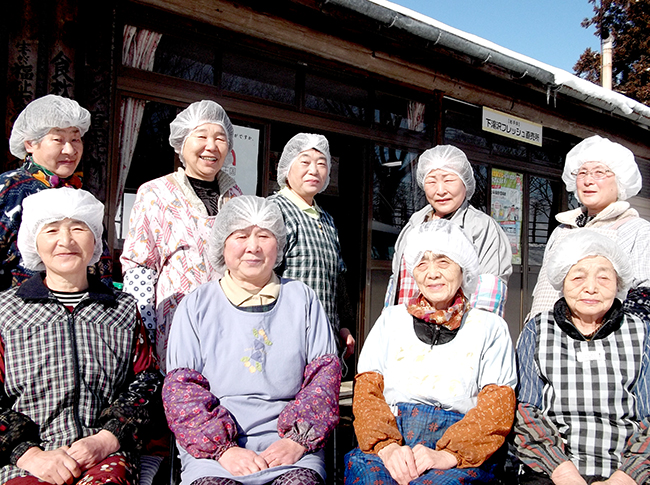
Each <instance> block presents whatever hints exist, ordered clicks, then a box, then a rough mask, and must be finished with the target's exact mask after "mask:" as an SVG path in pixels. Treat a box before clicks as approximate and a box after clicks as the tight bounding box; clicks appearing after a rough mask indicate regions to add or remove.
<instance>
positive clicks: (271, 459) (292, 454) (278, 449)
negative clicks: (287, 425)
mask: <svg viewBox="0 0 650 485" xmlns="http://www.w3.org/2000/svg"><path fill="white" fill-rule="evenodd" d="M306 451H307V448H305V447H304V446H302V445H301V444H300V443H297V442H295V441H293V440H292V439H289V438H282V439H281V440H278V441H276V442H275V443H273V444H272V445H271V446H269V447H268V448H267V449H266V450H264V451H263V452H262V453H260V456H261V457H262V458H264V459H265V460H266V462H267V463H268V464H269V467H274V466H280V465H293V464H294V463H295V462H297V461H298V460H300V458H302V455H304V454H305V452H306Z"/></svg>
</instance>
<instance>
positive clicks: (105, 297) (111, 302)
mask: <svg viewBox="0 0 650 485" xmlns="http://www.w3.org/2000/svg"><path fill="white" fill-rule="evenodd" d="M44 278H45V272H40V273H37V274H35V275H34V276H32V277H31V278H29V279H28V280H27V281H25V282H24V283H23V284H22V285H20V286H19V287H18V290H17V291H16V296H18V297H19V298H22V299H23V300H24V301H25V302H30V301H31V302H36V301H42V300H50V299H52V298H53V296H52V293H50V290H49V288H48V287H47V286H45V283H43V279H44ZM88 298H90V299H92V300H96V301H97V302H99V303H103V304H104V305H107V306H115V304H116V299H115V294H114V293H113V291H112V290H111V289H110V288H109V287H108V286H106V285H105V284H104V283H102V282H101V281H99V279H97V278H95V277H94V276H93V275H88Z"/></svg>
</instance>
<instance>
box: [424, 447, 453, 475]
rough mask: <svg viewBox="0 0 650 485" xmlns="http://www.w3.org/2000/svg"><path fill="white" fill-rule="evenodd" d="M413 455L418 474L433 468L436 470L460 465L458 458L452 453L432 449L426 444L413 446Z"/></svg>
mask: <svg viewBox="0 0 650 485" xmlns="http://www.w3.org/2000/svg"><path fill="white" fill-rule="evenodd" d="M413 456H414V457H415V466H416V467H417V470H418V476H419V475H422V474H423V473H424V472H426V471H427V470H431V469H432V468H435V469H436V470H449V469H450V468H454V467H455V466H456V465H458V460H457V459H456V457H455V456H454V455H452V454H451V453H447V452H446V451H436V450H432V449H431V448H427V447H426V446H424V445H415V446H414V447H413Z"/></svg>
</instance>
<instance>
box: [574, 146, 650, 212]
mask: <svg viewBox="0 0 650 485" xmlns="http://www.w3.org/2000/svg"><path fill="white" fill-rule="evenodd" d="M587 162H600V163H602V164H604V165H607V167H608V168H609V169H610V170H611V171H612V172H614V175H616V185H617V186H618V200H627V199H629V198H630V197H634V196H635V195H636V194H638V193H639V191H640V190H641V173H640V172H639V167H638V166H637V164H636V161H635V160H634V154H633V153H632V152H631V151H630V150H628V149H627V148H625V147H624V146H623V145H621V144H619V143H614V142H613V141H610V140H608V139H607V138H602V137H600V136H598V135H594V136H590V137H589V138H585V139H584V140H582V141H581V142H580V143H578V144H577V145H576V146H574V147H573V148H572V149H571V150H570V151H569V153H567V155H566V162H565V163H564V172H562V180H563V181H564V185H566V189H567V191H568V192H573V193H574V194H575V196H576V197H578V189H577V187H576V176H575V175H572V173H571V172H576V171H578V170H580V167H582V165H583V164H584V163H587Z"/></svg>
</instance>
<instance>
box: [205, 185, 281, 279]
mask: <svg viewBox="0 0 650 485" xmlns="http://www.w3.org/2000/svg"><path fill="white" fill-rule="evenodd" d="M251 226H257V227H260V228H262V229H267V230H269V231H271V232H272V233H273V235H274V236H275V240H276V241H277V242H278V256H277V260H276V262H275V266H279V265H280V263H281V262H282V258H283V257H284V246H285V245H286V242H287V232H286V228H285V226H284V219H283V217H282V212H280V208H279V207H278V206H277V205H276V204H275V203H273V202H271V201H269V200H266V199H263V198H262V197H257V196H255V195H241V196H239V197H234V198H232V199H230V200H229V201H228V202H226V203H225V204H224V205H223V207H222V208H221V210H220V211H219V213H218V214H217V216H216V218H215V221H214V229H213V230H212V250H211V252H212V262H213V264H214V266H215V268H216V269H217V271H220V272H222V271H223V270H224V269H225V267H226V262H225V260H224V257H223V249H224V245H225V244H226V239H228V236H230V235H231V234H232V233H233V232H235V231H239V230H241V229H246V228H247V227H251Z"/></svg>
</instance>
